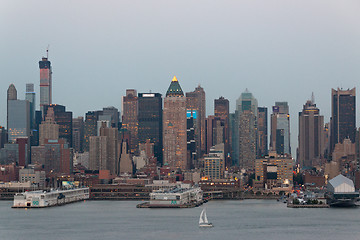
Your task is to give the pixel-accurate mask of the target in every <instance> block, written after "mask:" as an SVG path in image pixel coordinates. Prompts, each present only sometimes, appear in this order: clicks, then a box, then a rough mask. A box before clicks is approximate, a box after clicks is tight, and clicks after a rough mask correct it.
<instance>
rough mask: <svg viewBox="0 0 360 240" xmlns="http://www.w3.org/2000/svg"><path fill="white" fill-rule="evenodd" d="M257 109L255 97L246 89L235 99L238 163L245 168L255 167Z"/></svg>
mask: <svg viewBox="0 0 360 240" xmlns="http://www.w3.org/2000/svg"><path fill="white" fill-rule="evenodd" d="M257 110H258V103H257V100H256V98H255V97H254V96H253V95H252V93H250V92H249V91H248V90H247V89H246V91H245V92H243V93H242V94H241V96H240V97H239V98H238V100H237V101H236V112H237V114H238V126H239V165H240V167H242V168H245V169H253V168H254V167H255V159H256V144H257V119H256V118H257Z"/></svg>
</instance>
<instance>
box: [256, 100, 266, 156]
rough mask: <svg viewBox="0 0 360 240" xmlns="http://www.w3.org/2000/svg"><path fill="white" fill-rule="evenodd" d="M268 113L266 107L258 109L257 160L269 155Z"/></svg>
mask: <svg viewBox="0 0 360 240" xmlns="http://www.w3.org/2000/svg"><path fill="white" fill-rule="evenodd" d="M267 116H268V112H267V108H266V107H258V117H257V124H258V143H257V154H256V155H257V156H256V157H257V158H264V157H265V156H266V155H268V117H267Z"/></svg>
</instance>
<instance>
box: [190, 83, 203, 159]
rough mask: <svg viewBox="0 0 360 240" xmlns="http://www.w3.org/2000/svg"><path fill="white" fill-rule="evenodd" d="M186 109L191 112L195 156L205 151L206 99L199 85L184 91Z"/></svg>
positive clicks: (199, 155)
mask: <svg viewBox="0 0 360 240" xmlns="http://www.w3.org/2000/svg"><path fill="white" fill-rule="evenodd" d="M186 109H187V111H190V112H192V113H193V114H194V115H193V120H194V123H195V145H196V155H197V158H199V157H201V155H202V154H203V153H204V152H205V149H206V146H205V142H206V140H205V118H206V101H205V91H204V89H203V88H202V87H201V86H200V85H199V86H198V87H196V88H195V90H194V91H193V92H187V93H186Z"/></svg>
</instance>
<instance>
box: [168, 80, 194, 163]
mask: <svg viewBox="0 0 360 240" xmlns="http://www.w3.org/2000/svg"><path fill="white" fill-rule="evenodd" d="M186 138H187V135H186V97H185V96H184V93H183V91H182V89H181V87H180V84H179V82H178V80H177V79H176V77H174V78H173V80H172V82H171V84H170V86H169V89H168V90H167V92H166V97H165V99H164V109H163V148H164V150H163V158H164V164H167V165H168V166H169V167H171V168H180V169H187V168H189V163H188V161H187V156H186V155H187V154H186V153H187V143H186Z"/></svg>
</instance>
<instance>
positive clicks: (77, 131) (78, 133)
mask: <svg viewBox="0 0 360 240" xmlns="http://www.w3.org/2000/svg"><path fill="white" fill-rule="evenodd" d="M72 138H73V148H74V150H75V152H83V140H84V117H77V118H73V121H72Z"/></svg>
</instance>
